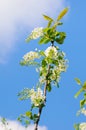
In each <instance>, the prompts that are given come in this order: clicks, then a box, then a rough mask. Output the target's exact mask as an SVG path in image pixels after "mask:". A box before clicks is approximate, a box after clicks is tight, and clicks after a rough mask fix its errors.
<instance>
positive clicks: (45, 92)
mask: <svg viewBox="0 0 86 130" xmlns="http://www.w3.org/2000/svg"><path fill="white" fill-rule="evenodd" d="M49 73H50V65H48V71H47V75H46V83H45V87H44V96H45V103H46V94H47V86H48V79H47V77H48V75H49ZM45 103H44V104H45ZM42 110H43V106H41V107H40V108H39V112H38V119H37V121H36V122H35V128H34V130H38V123H39V121H40V117H41V113H42Z"/></svg>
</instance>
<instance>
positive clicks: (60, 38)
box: [55, 32, 66, 44]
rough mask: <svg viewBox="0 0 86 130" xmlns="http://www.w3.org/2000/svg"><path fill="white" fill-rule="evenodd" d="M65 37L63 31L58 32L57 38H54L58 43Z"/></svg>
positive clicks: (61, 42)
mask: <svg viewBox="0 0 86 130" xmlns="http://www.w3.org/2000/svg"><path fill="white" fill-rule="evenodd" d="M57 36H58V35H57ZM65 37H66V34H65V32H59V37H57V38H56V39H55V41H56V42H57V43H58V44H63V42H64V39H65Z"/></svg>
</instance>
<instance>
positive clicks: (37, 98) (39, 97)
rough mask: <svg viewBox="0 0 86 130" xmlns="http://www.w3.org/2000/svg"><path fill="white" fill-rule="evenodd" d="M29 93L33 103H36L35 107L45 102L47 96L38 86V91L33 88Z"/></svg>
mask: <svg viewBox="0 0 86 130" xmlns="http://www.w3.org/2000/svg"><path fill="white" fill-rule="evenodd" d="M29 95H30V99H31V102H32V104H34V106H35V107H39V106H40V105H42V104H44V101H45V96H44V94H43V91H42V90H41V89H40V88H38V89H37V91H35V90H34V89H31V90H30V91H29Z"/></svg>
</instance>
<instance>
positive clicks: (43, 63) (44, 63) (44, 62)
mask: <svg viewBox="0 0 86 130" xmlns="http://www.w3.org/2000/svg"><path fill="white" fill-rule="evenodd" d="M46 65H47V62H46V60H45V59H43V60H42V66H43V67H45V66H46Z"/></svg>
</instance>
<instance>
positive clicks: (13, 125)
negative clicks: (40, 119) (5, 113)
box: [0, 120, 47, 130]
mask: <svg viewBox="0 0 86 130" xmlns="http://www.w3.org/2000/svg"><path fill="white" fill-rule="evenodd" d="M7 123H8V125H6V126H4V125H3V124H2V123H1V122H0V130H10V129H11V130H34V125H29V126H28V127H27V128H25V127H24V126H22V125H21V124H20V123H19V122H17V121H12V120H7ZM38 130H47V128H46V127H45V126H39V128H38Z"/></svg>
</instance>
